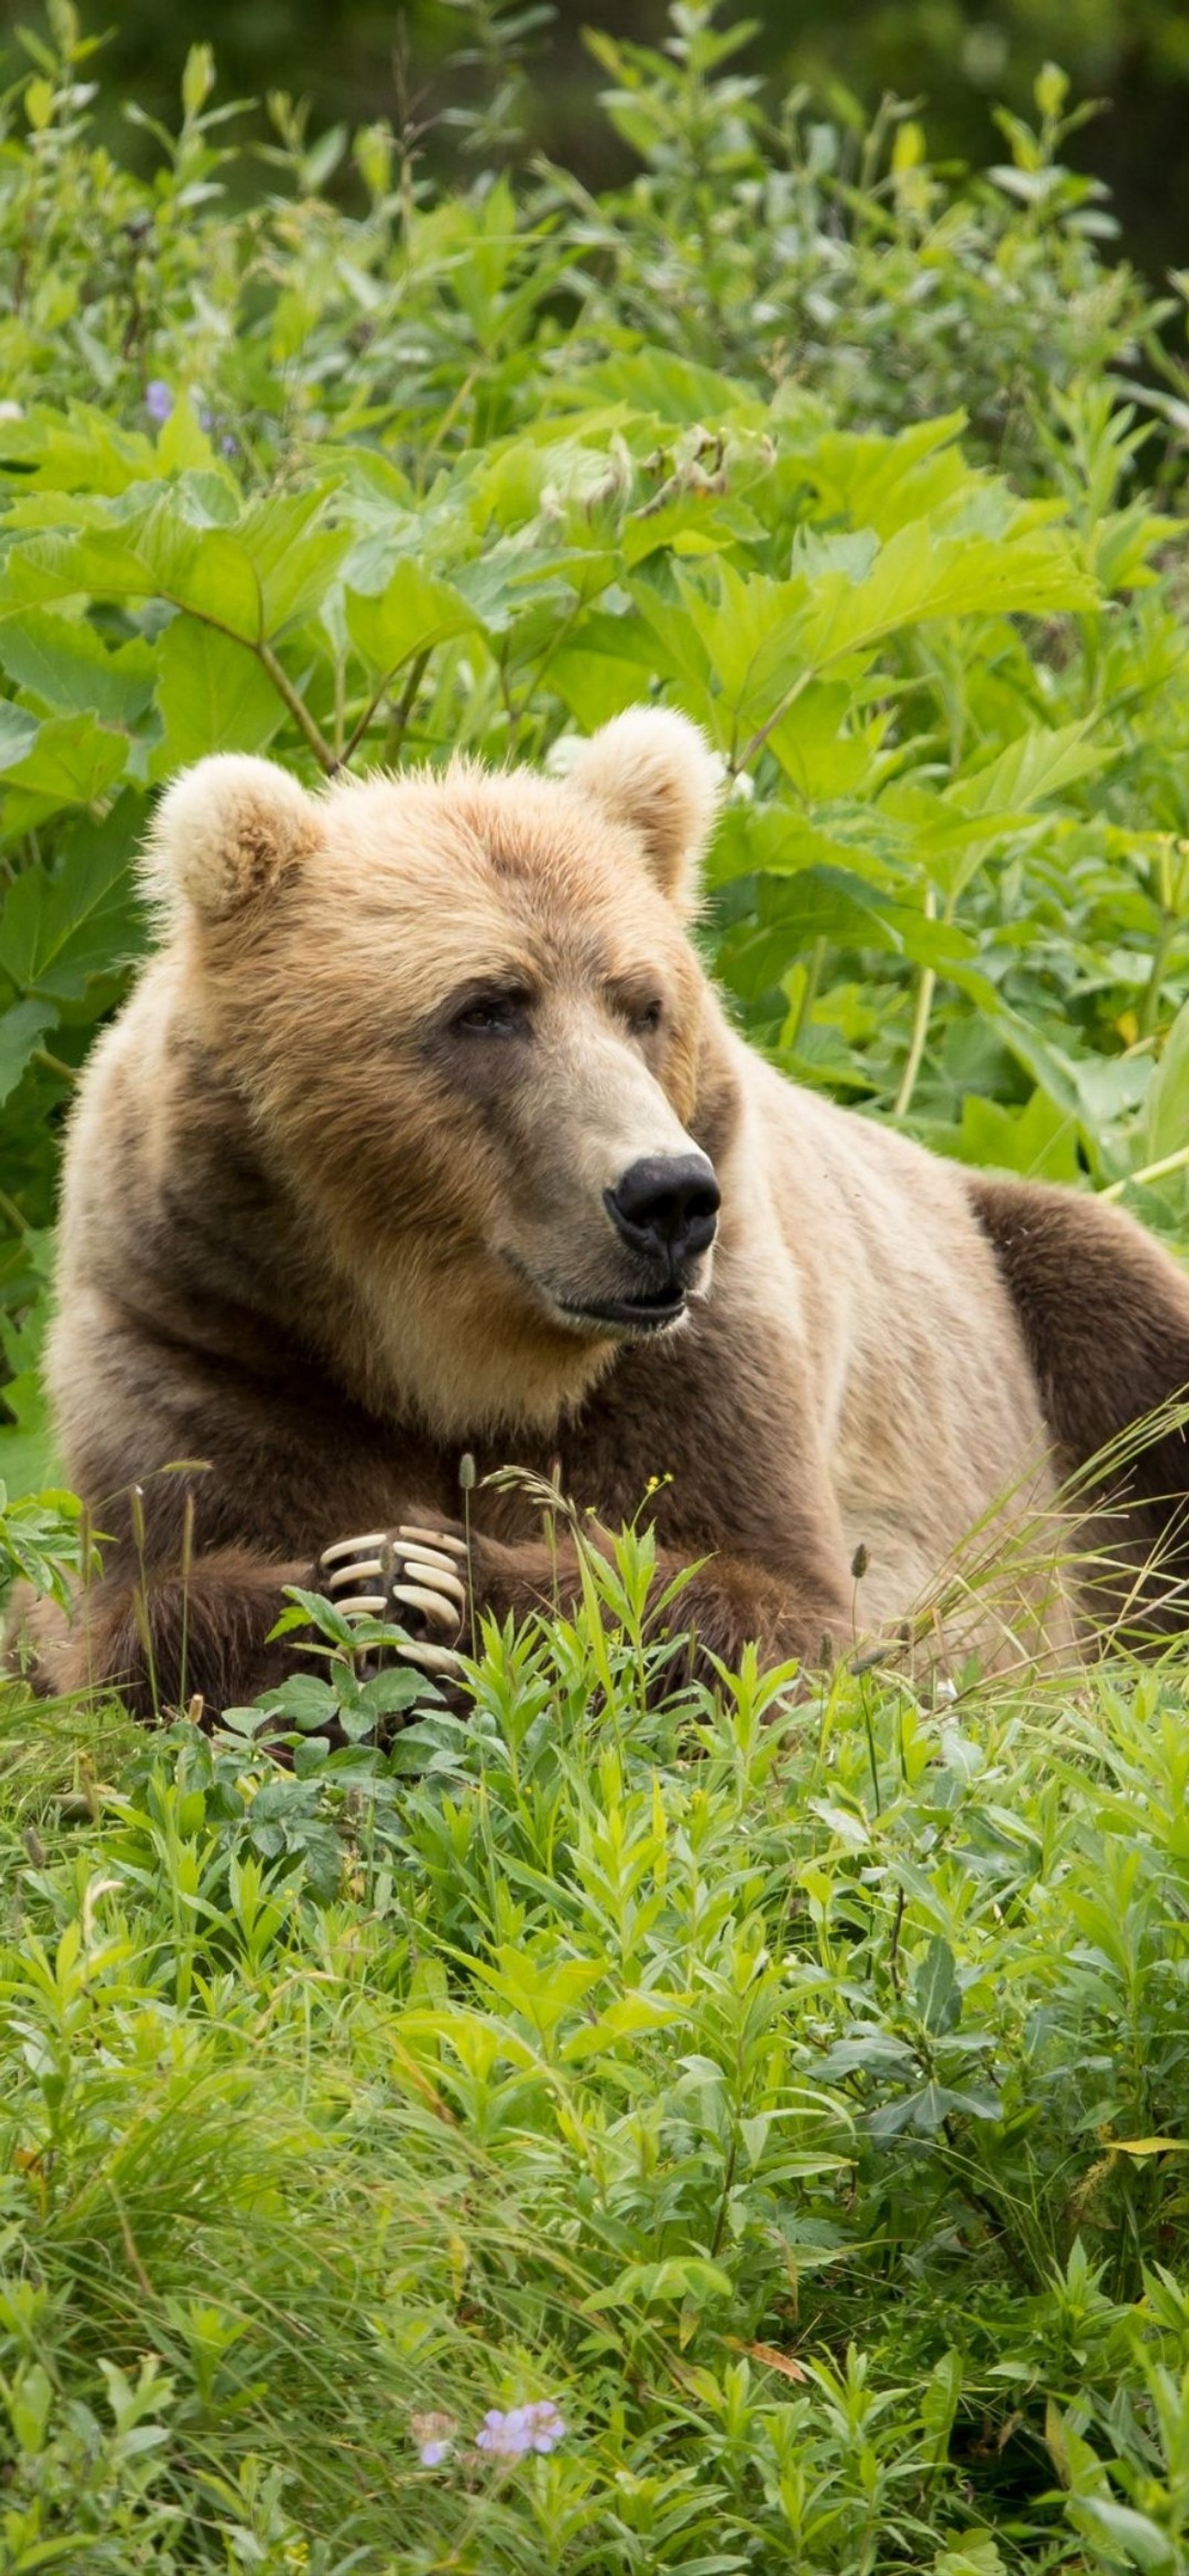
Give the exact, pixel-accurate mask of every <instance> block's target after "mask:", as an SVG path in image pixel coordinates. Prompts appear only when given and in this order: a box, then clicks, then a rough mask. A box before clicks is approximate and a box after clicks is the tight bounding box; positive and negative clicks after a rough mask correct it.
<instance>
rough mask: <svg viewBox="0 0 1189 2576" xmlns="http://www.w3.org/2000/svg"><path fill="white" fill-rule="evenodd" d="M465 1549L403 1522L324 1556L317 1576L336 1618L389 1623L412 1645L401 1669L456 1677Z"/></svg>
mask: <svg viewBox="0 0 1189 2576" xmlns="http://www.w3.org/2000/svg"><path fill="white" fill-rule="evenodd" d="M466 1554H467V1551H466V1543H465V1541H464V1540H463V1539H461V1538H455V1537H454V1535H453V1533H452V1532H451V1531H449V1530H443V1529H429V1528H423V1527H421V1526H419V1525H418V1524H417V1523H416V1522H402V1523H401V1524H400V1526H399V1527H398V1528H397V1529H394V1530H369V1531H365V1533H364V1535H363V1537H362V1538H343V1539H339V1540H338V1541H337V1542H336V1544H335V1545H334V1546H333V1547H327V1548H324V1549H323V1551H322V1554H321V1556H320V1557H319V1559H318V1570H319V1573H320V1574H321V1576H322V1577H323V1579H324V1582H325V1588H326V1593H327V1597H328V1598H329V1599H330V1600H331V1601H333V1602H334V1603H335V1605H336V1607H337V1608H338V1609H340V1610H357V1611H360V1612H361V1613H364V1614H367V1615H369V1616H370V1617H372V1618H373V1619H391V1620H392V1621H394V1622H395V1623H396V1624H398V1625H399V1626H400V1627H402V1628H404V1629H405V1631H406V1632H407V1634H408V1636H409V1639H410V1643H409V1644H408V1645H407V1646H405V1647H404V1648H403V1649H402V1661H403V1662H405V1663H410V1664H418V1665H419V1666H420V1667H421V1669H422V1671H423V1672H427V1673H457V1672H458V1670H459V1658H458V1652H457V1648H458V1642H459V1639H460V1638H461V1636H462V1633H463V1628H464V1624H465V1622H466V1620H467V1616H468V1610H469V1602H468V1596H467V1584H466Z"/></svg>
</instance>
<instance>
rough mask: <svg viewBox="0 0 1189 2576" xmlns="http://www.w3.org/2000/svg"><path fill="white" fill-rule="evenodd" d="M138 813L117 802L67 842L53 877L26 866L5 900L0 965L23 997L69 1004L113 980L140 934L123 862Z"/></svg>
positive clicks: (135, 806)
mask: <svg viewBox="0 0 1189 2576" xmlns="http://www.w3.org/2000/svg"><path fill="white" fill-rule="evenodd" d="M142 815H143V808H142V806H141V804H140V801H139V799H138V798H135V797H132V796H123V797H121V798H120V800H119V802H118V804H116V805H115V806H114V807H113V809H112V812H111V813H110V814H109V815H108V816H107V817H106V818H105V820H104V821H103V822H102V823H99V824H91V823H87V824H82V825H79V826H78V827H76V829H75V830H74V832H72V833H71V835H70V836H69V838H68V840H67V842H66V844H65V847H64V850H63V854H62V862H61V865H60V867H59V868H58V870H57V872H56V873H55V874H51V873H50V871H49V870H48V869H46V868H44V867H34V868H26V869H25V870H23V872H22V874H21V875H20V876H18V877H17V878H16V879H15V881H14V883H13V884H12V885H11V886H10V887H9V890H8V892H7V894H6V895H5V898H4V906H3V912H2V914H0V966H2V967H3V969H4V971H5V973H6V974H7V975H9V976H11V978H12V981H13V983H14V984H16V985H18V986H19V987H20V989H21V990H22V991H24V992H26V993H28V992H35V993H37V994H40V995H44V996H46V997H48V998H50V999H52V1000H60V1001H69V1000H71V999H72V998H75V997H77V996H78V995H79V994H81V993H82V992H84V991H85V989H86V986H87V983H88V981H89V980H90V978H91V977H92V976H93V975H103V974H112V973H114V972H115V971H116V970H117V969H118V968H119V967H121V966H122V965H123V964H124V963H125V961H126V960H127V959H128V958H129V957H130V956H133V955H134V954H135V953H136V951H137V949H138V948H139V946H140V945H141V940H142V936H143V932H142V927H141V920H140V913H139V907H138V906H137V904H136V901H135V889H134V886H133V881H132V875H131V869H130V866H129V859H130V855H131V852H132V851H133V850H134V849H135V847H136V844H137V840H138V838H139V834H140V828H141V822H142Z"/></svg>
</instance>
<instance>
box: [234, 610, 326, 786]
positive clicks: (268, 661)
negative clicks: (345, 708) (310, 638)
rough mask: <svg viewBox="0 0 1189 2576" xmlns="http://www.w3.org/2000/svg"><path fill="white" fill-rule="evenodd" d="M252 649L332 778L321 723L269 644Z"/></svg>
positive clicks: (320, 763) (316, 756) (320, 762)
mask: <svg viewBox="0 0 1189 2576" xmlns="http://www.w3.org/2000/svg"><path fill="white" fill-rule="evenodd" d="M211 622H213V621H210V620H208V623H211ZM252 649H253V651H254V652H255V655H256V659H257V661H258V662H259V664H260V667H261V669H262V670H263V671H267V673H268V676H269V679H270V680H271V681H272V684H273V687H274V689H275V690H276V693H277V696H278V697H279V698H283V700H284V702H285V705H286V706H287V707H288V710H289V713H290V715H291V716H292V718H293V721H294V724H295V725H296V727H297V730H298V732H299V733H300V734H304V736H305V739H306V741H307V742H308V744H309V746H310V750H311V751H312V752H313V755H314V758H315V760H316V761H317V762H318V764H319V767H320V768H322V769H324V770H325V772H326V775H327V777H328V778H333V777H334V776H335V774H336V772H337V770H338V767H339V763H338V761H337V760H336V759H335V756H334V752H333V750H332V748H331V746H330V744H329V743H328V741H327V739H326V736H325V734H324V733H323V731H322V728H321V726H320V725H318V724H315V722H314V718H313V716H312V715H311V714H310V711H309V708H308V707H307V705H306V703H305V700H304V698H302V697H301V696H299V694H298V691H297V690H296V689H295V688H294V686H293V682H292V680H291V679H290V677H289V674H288V672H287V671H283V670H282V668H281V665H280V663H279V662H278V660H277V657H276V654H275V653H274V651H273V649H272V646H271V644H256V645H254V646H253V648H252Z"/></svg>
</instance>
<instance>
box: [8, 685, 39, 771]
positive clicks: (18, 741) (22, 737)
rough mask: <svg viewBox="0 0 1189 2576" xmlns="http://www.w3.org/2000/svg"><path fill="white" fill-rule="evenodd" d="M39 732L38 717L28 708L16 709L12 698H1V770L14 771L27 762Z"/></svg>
mask: <svg viewBox="0 0 1189 2576" xmlns="http://www.w3.org/2000/svg"><path fill="white" fill-rule="evenodd" d="M39 731H40V726H39V724H38V720H37V717H36V716H35V715H31V714H30V712H29V709H28V708H27V707H14V705H13V703H12V700H11V698H0V770H6V769H14V768H15V767H16V765H17V763H18V761H22V760H27V759H28V756H29V753H30V752H31V751H32V749H33V745H34V743H35V742H36V740H37V736H38V733H39Z"/></svg>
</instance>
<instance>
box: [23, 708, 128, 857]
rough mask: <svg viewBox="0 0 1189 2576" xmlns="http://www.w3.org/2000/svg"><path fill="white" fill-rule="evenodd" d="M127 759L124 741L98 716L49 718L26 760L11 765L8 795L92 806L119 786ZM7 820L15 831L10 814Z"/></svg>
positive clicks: (56, 802) (52, 803)
mask: <svg viewBox="0 0 1189 2576" xmlns="http://www.w3.org/2000/svg"><path fill="white" fill-rule="evenodd" d="M127 760H128V744H127V741H126V739H125V738H124V736H123V735H121V734H116V733H109V732H108V731H107V729H106V727H105V726H103V725H101V724H97V723H96V721H95V718H94V716H91V715H75V716H49V717H47V719H46V721H45V723H44V724H43V725H42V726H41V728H40V730H39V732H38V735H37V740H36V742H35V743H34V744H33V745H32V747H31V748H30V750H29V751H27V752H26V754H25V756H24V758H23V759H22V760H18V761H13V762H12V763H10V765H9V767H8V769H7V770H6V772H5V777H4V786H5V793H6V796H7V795H11V792H12V790H13V789H17V788H19V789H22V790H23V791H24V793H25V795H27V796H31V797H37V798H39V799H43V800H44V802H45V804H46V805H47V806H54V805H93V804H95V803H96V802H97V801H98V799H99V798H100V797H102V796H106V794H107V792H108V789H109V788H111V787H113V786H114V785H115V782H116V780H117V778H119V777H120V776H121V775H122V773H123V771H124V769H125V768H126V766H127ZM6 820H7V824H8V828H9V830H10V831H11V830H12V828H13V822H14V816H13V813H12V811H11V810H8V811H7V813H6ZM23 820H24V817H23V816H22V817H21V821H22V823H23Z"/></svg>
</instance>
